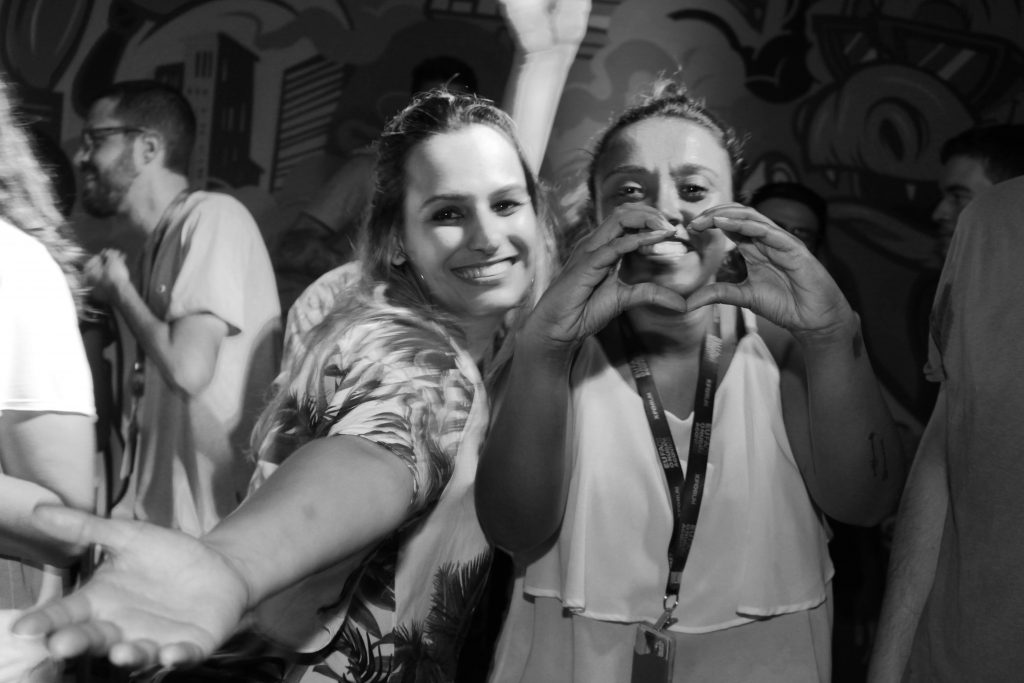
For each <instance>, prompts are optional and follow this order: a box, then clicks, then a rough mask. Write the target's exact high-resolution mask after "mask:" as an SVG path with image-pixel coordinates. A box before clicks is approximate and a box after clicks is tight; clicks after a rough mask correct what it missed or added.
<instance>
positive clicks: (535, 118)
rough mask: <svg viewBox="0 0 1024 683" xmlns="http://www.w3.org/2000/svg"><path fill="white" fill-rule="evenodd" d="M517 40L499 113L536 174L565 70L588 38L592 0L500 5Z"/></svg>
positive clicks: (509, 0)
mask: <svg viewBox="0 0 1024 683" xmlns="http://www.w3.org/2000/svg"><path fill="white" fill-rule="evenodd" d="M501 7H502V10H503V13H504V16H505V22H506V24H507V25H508V27H509V29H510V31H511V32H512V36H513V38H514V39H515V41H516V53H515V56H514V57H513V60H514V61H513V64H512V73H511V75H510V76H509V80H508V85H507V87H506V90H505V101H504V102H503V108H504V109H505V111H507V112H508V113H509V115H511V116H512V119H513V120H514V121H515V122H516V126H517V128H518V133H519V140H520V142H521V143H522V145H523V149H524V151H525V153H526V160H527V162H528V163H529V164H530V168H532V169H534V171H539V170H540V165H541V162H543V161H544V151H545V150H546V149H547V145H548V137H549V136H550V135H551V127H552V125H553V124H554V120H555V114H556V113H557V111H558V102H559V100H560V99H561V97H562V89H563V88H564V87H565V81H566V78H568V75H569V69H570V67H572V63H573V60H575V59H576V51H577V50H578V49H579V46H580V42H581V41H582V40H583V37H584V36H585V35H586V33H587V21H588V19H589V18H590V0H502V2H501Z"/></svg>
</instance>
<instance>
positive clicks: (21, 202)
mask: <svg viewBox="0 0 1024 683" xmlns="http://www.w3.org/2000/svg"><path fill="white" fill-rule="evenodd" d="M61 223H62V217H61V214H60V212H59V211H58V210H57V208H56V207H55V205H54V200H53V196H52V193H51V189H50V186H49V180H48V178H47V176H46V174H45V173H44V171H43V170H42V168H41V167H40V166H39V164H38V162H37V161H36V160H35V158H34V157H33V156H32V152H31V147H30V146H29V143H28V139H27V137H26V134H25V132H24V130H23V129H22V128H21V127H20V126H18V125H16V124H15V122H14V117H13V113H12V111H11V102H10V100H9V99H8V97H7V94H6V92H5V89H4V84H3V82H2V81H0V681H35V682H40V681H52V680H56V678H57V676H58V675H59V672H58V667H57V666H56V665H55V663H54V662H52V661H50V660H48V659H47V658H46V653H45V650H44V649H43V647H42V643H41V641H35V640H26V639H25V638H14V639H13V640H10V639H11V636H10V634H9V629H8V625H9V624H10V622H11V621H12V620H13V619H14V617H15V616H16V615H17V614H19V613H20V611H21V610H23V609H25V608H27V607H31V606H33V605H37V604H41V603H42V602H44V601H46V600H47V599H49V598H51V597H55V596H57V595H59V594H60V592H61V590H62V588H63V580H62V579H63V577H62V572H61V571H60V570H59V569H56V568H55V567H60V566H66V565H69V564H71V563H72V562H73V561H74V560H76V559H77V557H78V555H79V554H80V552H81V551H82V550H83V548H82V547H81V546H78V545H73V544H66V543H60V542H55V541H54V540H53V539H52V538H48V537H46V536H43V535H42V534H40V533H39V531H38V530H37V529H36V527H35V525H33V524H32V523H31V521H30V515H31V513H32V510H33V509H34V508H35V506H36V505H38V504H41V503H49V504H64V505H71V506H74V507H78V508H82V509H85V510H91V509H92V507H93V500H94V488H93V481H94V477H95V467H96V449H95V446H94V443H95V440H94V434H93V419H94V414H95V410H94V407H93V394H92V376H91V374H90V372H89V366H88V363H87V361H86V358H85V350H84V348H83V346H82V340H81V336H80V335H79V332H78V325H77V315H76V305H75V299H74V297H73V295H72V289H71V288H72V287H74V288H75V290H76V292H77V291H78V287H77V283H76V282H75V278H74V274H75V265H74V263H75V259H76V256H77V250H76V248H75V247H73V246H72V245H71V244H70V243H69V242H67V241H66V240H65V239H64V238H63V237H62V236H61V235H59V234H58V232H57V226H59V225H61ZM62 267H63V269H64V272H63V273H62ZM65 276H67V277H65ZM69 285H70V286H69Z"/></svg>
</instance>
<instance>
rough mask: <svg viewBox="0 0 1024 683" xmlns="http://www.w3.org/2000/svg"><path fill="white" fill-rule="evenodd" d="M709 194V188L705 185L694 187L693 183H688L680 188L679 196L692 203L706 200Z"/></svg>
mask: <svg viewBox="0 0 1024 683" xmlns="http://www.w3.org/2000/svg"><path fill="white" fill-rule="evenodd" d="M707 194H708V188H706V187H704V186H703V185H694V184H693V183H687V184H685V185H680V186H679V196H680V197H681V198H682V199H685V200H687V201H691V202H699V201H700V200H702V199H704V198H705V197H706V196H707Z"/></svg>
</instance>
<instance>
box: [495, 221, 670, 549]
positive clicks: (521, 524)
mask: <svg viewBox="0 0 1024 683" xmlns="http://www.w3.org/2000/svg"><path fill="white" fill-rule="evenodd" d="M627 227H628V228H635V229H637V230H640V229H641V228H649V230H640V231H639V232H636V233H625V232H624V228H627ZM674 234H675V231H674V230H673V229H672V227H671V226H670V225H669V223H668V222H667V221H666V220H665V218H664V217H663V216H662V215H661V214H660V213H658V212H657V211H656V210H654V209H651V208H650V207H647V206H642V205H631V206H628V207H619V208H618V209H616V211H615V212H614V213H613V214H612V215H611V216H610V217H609V218H608V220H606V221H605V222H604V223H603V224H602V225H601V227H599V228H598V229H597V230H596V231H595V233H594V234H593V235H592V236H591V237H590V238H589V239H588V240H587V241H585V242H584V243H582V244H581V245H580V246H579V247H578V248H577V249H576V251H575V252H574V253H573V255H572V257H571V258H570V259H569V262H568V264H567V265H566V267H565V269H564V271H563V272H562V274H561V275H560V276H559V277H558V279H557V280H556V281H555V282H554V283H553V284H552V285H551V286H550V287H549V288H548V290H547V292H546V293H545V294H544V296H543V297H542V298H541V300H540V302H538V304H537V306H536V307H535V308H534V310H533V312H532V313H531V314H530V317H529V319H528V320H527V322H526V324H525V325H524V327H523V329H522V330H521V331H520V333H519V336H518V338H517V340H516V349H515V353H514V354H513V357H512V358H513V359H512V363H511V367H510V369H509V372H508V378H509V379H508V384H507V385H506V386H505V388H504V389H505V390H504V392H503V393H502V395H501V396H500V397H499V400H498V407H497V410H496V411H495V414H494V416H493V418H492V421H491V430H490V433H489V434H488V437H487V442H486V444H485V446H484V450H483V453H482V455H481V459H480V465H479V468H478V470H477V479H476V504H477V513H478V514H479V516H480V524H481V526H482V527H483V529H484V532H485V533H486V534H487V535H488V537H489V538H490V539H491V540H492V541H493V542H494V543H496V544H497V545H498V546H500V547H502V548H504V549H506V550H508V551H509V552H511V553H522V552H526V551H529V550H531V549H533V548H535V547H536V546H538V545H540V544H541V543H543V542H544V541H546V540H547V539H549V538H550V537H551V536H552V535H553V534H554V533H555V532H557V531H558V528H559V526H560V525H561V523H562V514H563V512H564V510H565V503H566V496H567V494H568V487H569V475H570V471H571V468H572V461H571V456H570V455H569V454H568V453H567V452H566V448H565V443H566V436H567V426H568V421H569V392H570V386H569V372H570V369H571V366H572V361H573V358H574V357H575V354H576V350H577V349H578V348H579V345H580V344H582V343H583V341H584V340H585V339H586V338H587V337H589V336H591V335H593V334H595V333H597V332H598V331H600V330H601V329H602V328H603V327H604V326H605V325H607V324H608V322H609V321H611V320H612V319H613V318H614V317H615V316H616V315H618V314H619V313H621V312H622V311H624V310H627V309H629V308H632V307H634V306H640V305H645V304H657V305H659V306H664V307H666V308H669V309H672V310H677V311H681V310H684V309H685V301H684V300H683V299H682V298H681V297H679V296H678V295H676V294H675V293H673V292H672V291H671V290H668V289H665V288H662V287H659V286H657V285H654V284H651V283H643V284H637V285H625V284H623V283H622V282H620V281H619V280H618V277H617V274H616V266H617V265H618V262H619V260H620V259H621V258H622V255H623V254H626V253H629V252H631V251H633V250H635V249H637V247H639V246H641V245H643V244H653V243H655V242H660V241H662V240H664V239H666V238H668V237H671V236H672V235H674Z"/></svg>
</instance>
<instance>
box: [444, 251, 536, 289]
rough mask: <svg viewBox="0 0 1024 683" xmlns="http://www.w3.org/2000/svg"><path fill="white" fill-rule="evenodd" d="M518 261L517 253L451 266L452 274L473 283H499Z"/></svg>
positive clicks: (488, 284)
mask: <svg viewBox="0 0 1024 683" xmlns="http://www.w3.org/2000/svg"><path fill="white" fill-rule="evenodd" d="M518 263H520V259H519V256H518V255H513V256H507V257H505V258H500V259H490V260H488V261H483V262H480V263H472V264H469V265H465V266H458V267H456V268H452V274H453V275H455V277H457V278H459V279H460V280H462V281H463V282H468V283H470V284H473V285H484V286H492V285H496V284H500V283H501V280H502V279H503V278H504V276H505V275H507V274H508V273H509V272H510V271H511V270H512V268H513V267H515V265H516V264H518Z"/></svg>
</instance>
